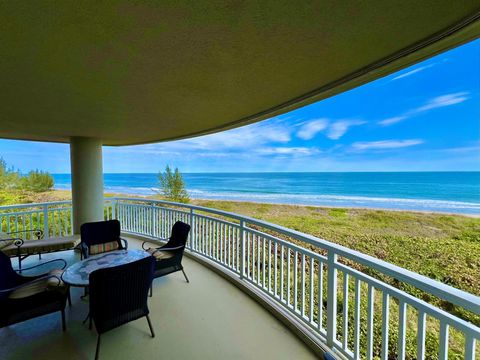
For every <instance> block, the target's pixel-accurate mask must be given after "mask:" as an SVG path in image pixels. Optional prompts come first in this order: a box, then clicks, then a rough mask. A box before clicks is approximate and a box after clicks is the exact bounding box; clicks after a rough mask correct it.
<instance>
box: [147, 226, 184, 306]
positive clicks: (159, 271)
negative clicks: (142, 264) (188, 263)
mask: <svg viewBox="0 0 480 360" xmlns="http://www.w3.org/2000/svg"><path fill="white" fill-rule="evenodd" d="M189 232H190V225H188V224H185V223H184V222H181V221H177V222H176V223H175V224H174V225H173V227H172V234H171V236H170V238H169V239H168V242H167V243H166V244H165V245H163V246H161V247H154V245H153V244H152V243H149V242H147V241H145V242H143V244H142V248H143V249H144V250H146V251H148V252H149V253H150V254H152V255H153V256H154V257H155V258H156V260H157V261H156V262H155V273H154V274H153V277H154V278H158V277H161V276H165V275H168V274H171V273H173V272H176V271H182V272H183V276H185V280H186V281H187V283H188V282H190V281H189V280H188V277H187V274H185V270H184V269H183V266H182V258H183V251H184V250H185V245H186V243H187V239H188V233H189ZM150 290H151V289H150ZM151 295H152V293H151V291H150V296H151Z"/></svg>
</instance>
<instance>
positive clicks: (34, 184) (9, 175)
mask: <svg viewBox="0 0 480 360" xmlns="http://www.w3.org/2000/svg"><path fill="white" fill-rule="evenodd" d="M53 185H54V180H53V177H52V175H50V174H49V173H48V172H45V171H40V170H32V171H30V172H29V173H28V174H27V175H22V174H20V172H19V171H18V170H15V169H13V168H9V167H8V165H7V163H6V161H5V160H4V159H3V158H0V189H1V190H4V191H5V190H20V191H21V190H26V191H33V192H44V191H48V190H51V189H52V188H53Z"/></svg>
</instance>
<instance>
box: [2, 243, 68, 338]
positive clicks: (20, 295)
mask: <svg viewBox="0 0 480 360" xmlns="http://www.w3.org/2000/svg"><path fill="white" fill-rule="evenodd" d="M54 261H60V262H63V266H62V268H61V269H57V270H51V271H49V272H48V273H44V274H42V275H37V276H22V275H19V274H17V272H16V271H15V270H13V268H12V263H11V262H10V258H9V257H8V256H7V255H5V254H4V253H2V252H0V309H2V311H1V312H0V328H1V327H5V326H9V325H13V324H16V323H19V322H22V321H26V320H30V319H33V318H36V317H39V316H43V315H47V314H50V313H53V312H57V311H60V312H61V315H62V329H63V331H65V330H66V325H65V305H66V301H67V299H68V301H69V303H70V304H71V302H70V289H69V287H68V285H66V284H64V283H63V281H62V279H61V274H62V271H63V269H65V267H66V266H67V263H66V262H65V260H63V259H56V260H50V261H47V262H44V263H42V264H39V265H36V266H32V267H29V268H24V269H23V270H29V269H32V268H36V267H38V266H41V265H45V264H47V263H52V262H54Z"/></svg>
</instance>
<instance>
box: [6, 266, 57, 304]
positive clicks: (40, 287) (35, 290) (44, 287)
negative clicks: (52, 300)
mask: <svg viewBox="0 0 480 360" xmlns="http://www.w3.org/2000/svg"><path fill="white" fill-rule="evenodd" d="M62 274H63V270H60V269H53V270H50V271H49V273H48V275H49V276H48V277H47V276H44V277H41V278H39V279H36V280H32V281H30V282H28V283H26V284H24V285H23V286H21V287H20V288H18V289H17V290H14V291H12V292H11V293H10V295H9V296H8V297H9V298H10V299H22V298H26V297H29V296H32V295H36V294H40V293H42V292H45V291H52V290H61V291H64V290H65V289H66V285H65V283H64V282H63V281H62Z"/></svg>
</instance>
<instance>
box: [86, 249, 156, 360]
mask: <svg viewBox="0 0 480 360" xmlns="http://www.w3.org/2000/svg"><path fill="white" fill-rule="evenodd" d="M154 266H155V259H154V258H153V257H152V256H149V257H146V258H144V259H142V260H137V261H134V262H131V263H128V264H125V265H120V266H115V267H111V268H104V269H99V270H96V271H93V272H92V273H91V274H90V277H89V282H90V316H91V317H92V319H93V322H94V324H95V328H96V330H97V333H98V337H97V349H96V352H95V359H98V356H99V350H100V337H101V335H102V334H103V333H105V332H107V331H109V330H111V329H114V328H116V327H118V326H121V325H123V324H126V323H128V322H130V321H133V320H137V319H139V318H141V317H144V316H145V317H146V318H147V322H148V326H149V328H150V333H151V335H152V337H155V333H154V331H153V328H152V323H151V322H150V318H149V316H148V314H149V309H148V305H147V297H148V289H149V288H150V286H151V283H152V279H153V269H154Z"/></svg>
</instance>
